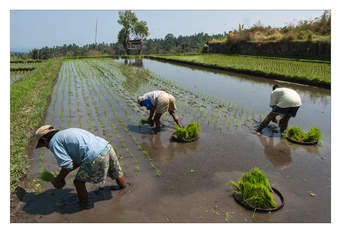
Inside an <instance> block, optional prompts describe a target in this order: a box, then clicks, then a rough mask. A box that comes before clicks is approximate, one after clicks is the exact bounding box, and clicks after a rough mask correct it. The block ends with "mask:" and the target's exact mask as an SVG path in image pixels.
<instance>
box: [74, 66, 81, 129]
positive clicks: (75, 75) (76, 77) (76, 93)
mask: <svg viewBox="0 0 341 233" xmlns="http://www.w3.org/2000/svg"><path fill="white" fill-rule="evenodd" d="M72 72H73V74H74V85H75V88H74V89H75V99H76V108H77V116H78V122H79V128H82V118H81V114H80V111H79V99H78V98H79V97H78V85H77V84H78V82H79V77H78V75H77V73H76V71H75V68H74V64H72Z"/></svg>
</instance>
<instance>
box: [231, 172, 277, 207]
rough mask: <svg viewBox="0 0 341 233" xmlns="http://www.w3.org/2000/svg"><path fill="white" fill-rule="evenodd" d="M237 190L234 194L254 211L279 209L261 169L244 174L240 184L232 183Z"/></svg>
mask: <svg viewBox="0 0 341 233" xmlns="http://www.w3.org/2000/svg"><path fill="white" fill-rule="evenodd" d="M230 184H231V185H232V186H233V187H234V188H235V190H233V192H234V193H235V194H236V195H240V196H241V197H242V200H243V201H244V202H245V203H246V204H247V205H248V206H250V207H252V208H254V209H269V208H275V207H277V203H276V202H275V200H274V198H273V196H272V195H271V193H272V192H273V190H272V188H271V186H270V183H269V181H268V179H267V177H266V176H265V174H264V173H263V172H262V170H260V169H259V168H253V169H251V170H250V171H249V172H248V173H244V174H243V175H242V177H241V178H240V180H239V181H238V183H235V182H234V181H232V180H231V181H230Z"/></svg>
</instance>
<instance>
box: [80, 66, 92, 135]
mask: <svg viewBox="0 0 341 233" xmlns="http://www.w3.org/2000/svg"><path fill="white" fill-rule="evenodd" d="M76 71H77V75H78V77H79V79H80V85H81V94H82V98H83V102H84V106H85V108H86V110H87V115H88V118H87V120H88V126H89V129H90V131H91V132H92V133H94V130H93V128H92V121H91V111H90V108H89V103H88V101H87V98H86V96H85V89H84V84H83V80H84V78H83V76H82V75H81V74H80V70H79V67H77V68H76Z"/></svg>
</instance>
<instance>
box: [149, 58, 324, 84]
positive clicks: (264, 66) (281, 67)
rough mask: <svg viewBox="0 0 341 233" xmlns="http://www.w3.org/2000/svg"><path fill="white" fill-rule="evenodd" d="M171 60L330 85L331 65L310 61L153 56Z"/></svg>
mask: <svg viewBox="0 0 341 233" xmlns="http://www.w3.org/2000/svg"><path fill="white" fill-rule="evenodd" d="M153 57H161V58H165V59H170V60H178V61H186V62H192V63H196V64H201V65H213V66H217V67H222V68H230V69H233V70H235V71H244V70H247V71H254V72H263V73H264V74H269V75H271V74H272V75H280V76H284V77H287V78H289V80H290V78H303V79H307V80H310V81H312V80H315V81H322V82H326V83H330V81H331V65H330V64H328V63H318V62H309V61H297V60H291V59H276V58H266V57H257V56H245V55H221V54H207V55H192V56H153Z"/></svg>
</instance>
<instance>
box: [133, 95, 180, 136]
mask: <svg viewBox="0 0 341 233" xmlns="http://www.w3.org/2000/svg"><path fill="white" fill-rule="evenodd" d="M137 102H138V103H139V105H140V106H145V107H146V108H147V110H149V111H150V114H149V118H148V124H150V125H151V126H154V123H155V130H156V131H160V118H161V116H162V114H163V113H165V112H169V114H171V116H172V117H173V119H174V121H175V123H176V124H177V125H178V126H180V127H182V124H181V122H180V120H179V118H178V116H177V115H176V113H175V110H176V105H175V98H174V96H172V95H171V94H169V93H167V92H165V91H160V90H155V91H151V92H147V93H145V94H144V95H143V96H139V97H138V98H137ZM154 113H155V116H154ZM153 116H154V119H153Z"/></svg>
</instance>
